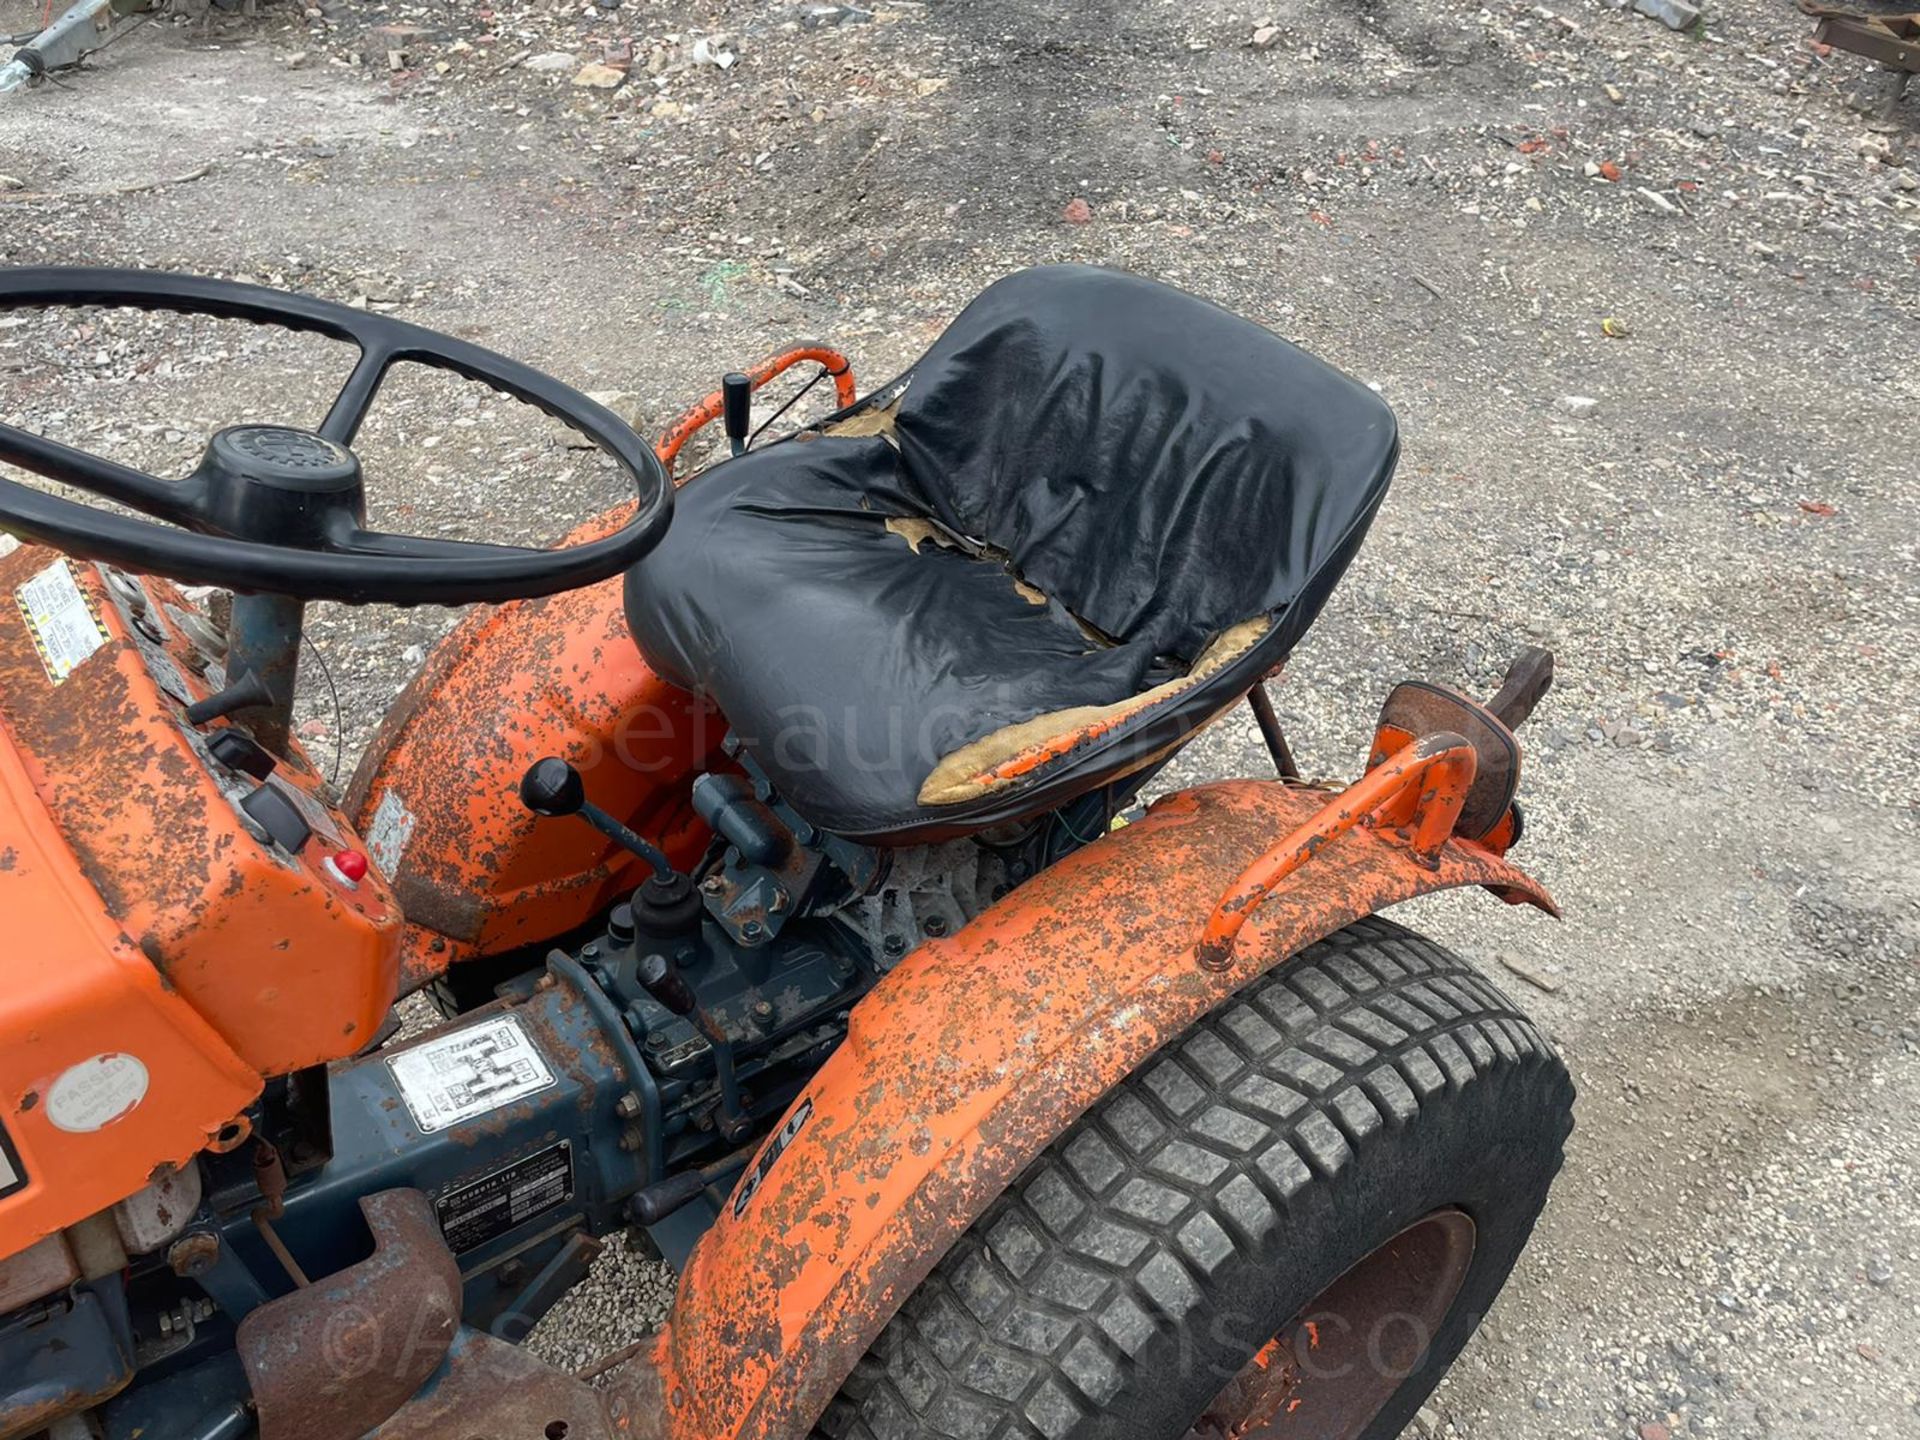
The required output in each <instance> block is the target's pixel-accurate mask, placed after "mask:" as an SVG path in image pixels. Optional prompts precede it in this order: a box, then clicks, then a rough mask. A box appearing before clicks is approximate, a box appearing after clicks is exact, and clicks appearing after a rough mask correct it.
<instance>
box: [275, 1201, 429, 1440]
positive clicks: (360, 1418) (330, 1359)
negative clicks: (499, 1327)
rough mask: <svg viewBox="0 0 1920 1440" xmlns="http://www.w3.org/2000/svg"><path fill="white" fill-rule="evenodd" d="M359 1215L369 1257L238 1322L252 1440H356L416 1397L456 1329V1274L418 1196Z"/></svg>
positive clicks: (373, 1205) (372, 1205) (365, 1204)
mask: <svg viewBox="0 0 1920 1440" xmlns="http://www.w3.org/2000/svg"><path fill="white" fill-rule="evenodd" d="M360 1211H361V1214H363V1215H364V1216H365V1217H366V1221H367V1228H368V1229H369V1230H370V1231H371V1232H372V1233H373V1254H372V1255H371V1256H369V1257H368V1258H367V1259H365V1260H362V1261H361V1262H360V1263H359V1264H358V1265H350V1266H348V1267H347V1268H346V1269H344V1270H339V1271H336V1272H335V1273H333V1274H332V1275H328V1276H325V1277H323V1278H321V1279H319V1280H315V1281H314V1282H313V1283H312V1284H310V1285H308V1286H307V1287H306V1288H304V1289H300V1290H296V1291H294V1292H293V1293H292V1294H291V1295H284V1296H282V1297H281V1298H280V1299H278V1300H271V1301H269V1302H267V1303H266V1304H265V1305H262V1306H260V1307H259V1308H257V1309H256V1310H254V1311H253V1312H252V1313H251V1314H249V1315H248V1316H247V1318H246V1319H244V1320H242V1321H241V1322H240V1329H239V1334H238V1339H237V1346H238V1349H239V1352H240V1361H241V1364H242V1365H244V1366H245V1367H246V1372H247V1380H248V1382H249V1383H250V1384H251V1385H252V1387H253V1400H254V1406H255V1409H256V1410H257V1412H258V1415H259V1423H260V1440H357V1437H359V1436H362V1435H365V1434H366V1433H367V1432H368V1431H369V1430H371V1429H373V1428H374V1427H375V1426H376V1425H379V1424H381V1423H382V1422H383V1421H385V1420H387V1419H388V1418H389V1417H390V1416H392V1415H393V1414H394V1412H395V1411H397V1410H399V1409H400V1407H401V1406H403V1405H405V1404H406V1402H407V1401H408V1400H410V1399H411V1398H412V1397H413V1395H414V1393H415V1392H416V1391H418V1390H419V1389H420V1386H421V1385H422V1384H423V1383H424V1382H425V1381H426V1379H427V1378H428V1377H429V1376H431V1375H432V1374H433V1373H434V1371H435V1370H437V1369H438V1368H439V1367H440V1363H441V1361H442V1360H444V1359H445V1358H446V1355H447V1350H448V1347H449V1346H451V1345H452V1343H453V1338H454V1335H455V1333H456V1332H457V1331H458V1330H459V1328H460V1299H461V1295H460V1266H459V1264H458V1263H457V1262H456V1261H455V1260H454V1258H453V1252H452V1251H450V1250H449V1249H447V1243H446V1241H445V1240H444V1239H442V1238H441V1235H440V1226H439V1224H438V1222H437V1221H436V1220H435V1219H434V1214H433V1206H432V1204H431V1203H430V1202H429V1201H428V1200H427V1197H426V1196H425V1195H423V1194H421V1193H420V1192H419V1191H418V1190H383V1191H381V1192H380V1193H379V1194H377V1195H368V1196H366V1197H364V1198H363V1199H362V1200H361V1201H360Z"/></svg>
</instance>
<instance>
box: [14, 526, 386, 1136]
mask: <svg viewBox="0 0 1920 1440" xmlns="http://www.w3.org/2000/svg"><path fill="white" fill-rule="evenodd" d="M57 564H64V565H66V566H67V568H68V571H69V573H70V574H71V575H72V577H73V581H74V584H75V585H76V587H77V588H78V589H79V591H80V592H81V594H82V595H83V596H84V597H85V598H86V599H87V600H88V602H89V603H90V605H91V607H92V608H93V610H94V611H95V613H96V615H97V616H98V618H99V620H100V623H101V625H102V626H103V627H104V630H105V632H106V635H105V639H104V641H103V643H102V644H101V646H100V648H99V649H98V650H96V651H95V652H94V653H93V654H92V655H91V656H90V657H89V658H87V659H86V660H85V661H84V662H82V663H81V664H80V665H79V666H78V667H77V668H76V669H74V670H73V672H72V673H71V674H70V675H68V676H67V677H66V679H65V680H64V681H62V682H60V683H57V684H56V683H54V682H53V681H52V680H51V678H50V676H49V674H48V672H47V671H46V669H45V668H44V667H43V665H42V663H41V660H40V657H39V654H38V652H37V650H36V649H35V646H34V637H33V635H32V633H31V631H30V630H29V628H28V626H27V624H26V622H25V619H24V617H23V616H22V614H21V612H20V610H19V609H18V608H17V607H16V606H14V605H12V604H8V605H6V606H4V607H0V723H3V724H4V726H5V729H6V732H7V735H8V740H9V743H10V745H11V746H13V747H14V748H15V749H16V750H17V751H18V753H19V756H20V759H21V763H22V765H23V766H24V769H25V772H26V773H27V774H28V775H29V776H30V777H31V781H32V786H33V793H34V794H35V795H36V796H37V799H38V804H39V805H40V806H41V807H42V809H43V811H44V813H45V814H46V816H47V817H48V819H49V821H50V823H51V825H52V827H53V831H54V832H55V833H57V834H58V835H59V837H60V839H61V843H62V844H63V845H64V846H66V847H67V848H68V849H69V850H70V851H71V852H72V855H73V857H74V861H75V863H76V864H77V865H78V866H79V867H80V872H81V874H82V875H83V876H84V877H85V879H86V881H87V883H88V884H89V885H91V886H92V887H93V889H94V891H95V892H96V893H97V895H98V903H99V904H100V906H101V907H102V909H103V912H104V913H105V915H106V916H107V917H108V918H109V919H110V920H111V922H112V923H113V925H114V926H115V927H116V928H117V930H118V932H119V933H121V934H124V935H125V936H126V937H128V940H129V942H130V943H131V944H132V945H133V946H134V947H135V949H136V950H137V951H138V952H140V953H141V954H142V955H143V956H144V958H145V961H146V962H147V963H148V965H149V968H151V969H153V970H155V971H156V973H157V974H158V976H159V978H160V982H161V983H162V984H163V985H164V986H165V987H166V988H167V990H168V991H169V992H170V993H172V994H174V995H177V996H179V997H180V998H181V999H182V1000H183V1001H184V1002H185V1003H187V1004H188V1005H190V1006H191V1007H192V1008H193V1009H194V1010H195V1011H196V1012H197V1013H198V1014H199V1015H200V1016H202V1017H203V1018H204V1019H205V1021H206V1022H207V1023H208V1024H209V1025H211V1026H212V1028H213V1030H214V1031H215V1032H217V1033H218V1034H219V1036H220V1037H221V1040H222V1042H223V1044H224V1046H225V1047H226V1048H229V1049H231V1051H232V1052H233V1053H234V1054H236V1055H238V1056H239V1057H240V1058H241V1059H242V1060H244V1061H245V1062H246V1063H247V1064H248V1065H249V1066H250V1067H252V1069H253V1070H254V1071H255V1072H256V1074H257V1076H272V1075H283V1074H287V1073H290V1072H292V1071H294V1070H298V1069H301V1068H304V1067H306V1066H309V1065H316V1064H322V1063H324V1062H326V1061H329V1060H336V1059H339V1058H341V1057H343V1056H346V1055H351V1054H353V1053H354V1052H355V1051H356V1050H358V1049H360V1048H361V1046H363V1045H364V1044H366V1043H367V1041H368V1040H369V1039H371V1038H372V1036H373V1034H374V1033H375V1031H376V1030H377V1029H378V1027H379V1025H380V1023H381V1021H382V1020H383V1019H384V1018H385V1017H386V1014H387V1011H388V1010H389V1009H390V1008H391V1007H392V1004H393V998H394V985H395V977H396V975H397V973H398V948H399V938H400V912H399V909H398V907H397V906H396V905H395V904H394V901H393V896H392V894H391V892H389V891H388V889H387V887H386V885H385V884H384V882H382V881H380V880H379V879H378V877H369V878H368V880H366V881H363V882H362V883H361V884H360V886H359V887H358V888H357V889H353V888H350V887H348V886H346V885H345V884H344V883H342V882H341V881H340V880H338V879H337V878H335V877H333V876H331V875H330V874H329V873H328V872H327V871H326V870H325V869H324V865H323V862H324V860H325V858H326V857H327V856H328V855H329V854H331V853H332V851H333V850H334V849H335V848H350V847H357V846H358V845H359V841H358V839H357V838H356V837H355V836H354V834H353V831H352V830H351V828H350V827H349V826H348V825H347V824H346V823H345V819H344V817H343V816H340V815H338V814H337V813H335V812H332V811H329V810H328V809H327V807H326V806H325V804H324V801H323V800H322V799H321V796H320V789H321V781H320V777H319V776H318V775H317V774H316V773H315V771H314V770H313V768H312V766H311V765H310V764H309V763H308V762H307V760H306V758H305V756H304V755H302V754H301V753H299V751H298V748H297V747H295V749H294V752H293V753H291V754H289V755H287V756H284V757H282V758H281V760H280V762H279V765H278V767H277V768H276V769H275V771H274V774H273V777H272V783H274V784H277V785H282V786H286V787H288V788H289V794H290V796H291V797H292V798H294V799H295V802H296V803H297V804H300V805H302V806H303V807H305V808H306V809H307V812H308V815H309V818H310V820H312V822H313V824H314V829H315V839H314V840H313V841H312V842H311V843H309V844H308V845H307V846H306V847H305V848H304V849H303V851H302V853H301V854H300V855H298V856H295V857H288V856H286V855H284V854H283V853H281V852H277V851H274V850H272V849H270V848H269V847H268V846H267V845H265V844H263V843H261V842H260V841H258V840H256V839H254V838H253V836H252V835H250V834H249V833H248V831H247V829H246V828H245V826H244V824H243V823H242V820H241V817H240V814H239V811H238V809H237V807H236V804H235V801H234V796H236V795H237V794H239V793H241V792H243V791H244V790H247V789H251V788H252V786H253V785H254V784H255V783H256V782H254V781H252V780H249V779H245V778H243V777H238V776H229V777H226V778H224V779H221V778H216V776H215V774H214V769H213V767H212V766H211V765H210V764H209V762H208V761H207V760H206V759H205V758H204V757H203V756H202V755H201V754H200V753H199V752H198V751H197V750H196V748H195V743H196V739H197V732H194V731H193V730H192V728H191V727H189V726H187V725H186V723H185V721H184V718H183V711H184V706H183V704H182V703H181V702H180V700H179V699H178V698H177V697H174V696H170V695H168V694H167V693H166V692H164V691H163V690H162V689H161V687H160V684H159V683H158V681H157V680H156V679H155V675H156V673H157V671H158V670H165V671H166V672H167V673H169V674H170V675H171V676H172V677H173V679H174V680H175V681H177V683H178V685H179V686H180V687H182V689H183V692H184V693H185V694H186V695H187V696H189V697H190V698H192V699H202V698H205V696H206V695H207V694H208V693H209V691H210V689H211V686H210V685H209V683H208V682H207V681H206V679H204V678H203V677H201V676H199V675H196V674H195V673H193V670H192V667H191V664H190V661H191V660H192V659H194V658H196V657H194V655H193V651H192V647H191V646H190V644H189V643H188V641H187V639H186V637H185V636H184V635H183V634H181V633H180V632H179V631H178V630H177V629H176V628H175V626H174V625H173V622H172V620H171V618H170V617H169V616H168V614H167V611H168V610H169V608H170V607H171V608H175V609H179V608H183V606H184V602H183V601H182V600H181V597H180V595H179V592H178V591H177V590H176V589H175V588H174V587H173V586H171V585H169V584H168V583H167V582H165V581H162V580H155V579H147V580H146V581H145V582H144V583H145V586H146V591H147V594H148V596H149V597H150V601H149V605H148V613H147V616H146V625H147V627H148V628H149V629H150V630H151V631H152V632H153V634H154V635H157V636H158V637H159V639H157V640H154V639H151V638H149V639H147V641H146V644H147V647H148V651H149V652H150V653H151V654H152V655H153V656H154V658H153V659H152V660H151V661H149V660H148V659H147V658H145V656H144V655H143V652H142V649H141V644H140V642H137V641H136V639H135V638H134V636H133V634H132V633H131V631H130V629H129V626H128V624H127V621H126V619H125V617H124V616H123V614H122V612H121V611H120V610H119V609H118V608H116V606H115V604H114V602H113V600H112V595H111V592H110V590H109V588H108V586H107V583H106V581H105V579H104V578H103V576H102V573H101V570H100V567H98V566H94V565H90V564H86V563H84V562H81V561H72V560H63V559H61V558H60V557H59V556H57V555H56V554H55V553H54V552H53V551H50V550H46V549H42V548H40V547H36V546H28V547H23V548H22V549H20V550H19V551H17V552H16V553H14V554H13V555H11V556H8V557H7V558H6V559H5V560H0V596H6V597H11V596H12V595H13V594H14V592H15V590H16V589H17V587H18V586H19V585H20V584H22V583H23V582H24V581H26V580H27V579H28V578H29V577H30V576H33V575H37V574H41V573H43V572H44V571H45V570H46V569H47V567H49V566H52V565H57ZM223 787H224V788H223ZM336 841H337V846H336V843H335V842H336ZM27 943H28V947H29V949H31V948H33V946H34V944H35V942H34V940H33V939H32V938H31V937H29V938H28V942H27ZM54 953H57V952H54ZM229 1113H231V1112H229ZM222 1118H223V1119H224V1118H227V1117H224V1116H223V1117H222Z"/></svg>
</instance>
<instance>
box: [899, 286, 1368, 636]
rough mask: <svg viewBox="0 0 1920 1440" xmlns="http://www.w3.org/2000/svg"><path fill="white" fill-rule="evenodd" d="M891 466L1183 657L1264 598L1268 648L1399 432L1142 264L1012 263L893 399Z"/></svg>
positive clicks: (1306, 606)
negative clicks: (1132, 267)
mask: <svg viewBox="0 0 1920 1440" xmlns="http://www.w3.org/2000/svg"><path fill="white" fill-rule="evenodd" d="M894 434H895V437H896V439H897V443H898V445H899V448H900V455H901V469H902V471H903V472H904V474H903V477H902V478H903V480H904V481H905V483H906V484H907V486H909V487H910V488H912V489H914V490H917V491H919V492H920V498H921V499H922V501H923V502H924V504H925V505H926V507H927V509H928V511H929V512H930V513H931V514H933V515H935V516H936V517H938V519H939V520H940V521H941V523H943V524H944V525H946V526H948V527H949V528H951V529H952V530H954V531H955V532H957V533H958V534H960V535H963V536H967V537H969V538H972V539H975V540H980V541H984V542H986V543H987V544H989V545H991V546H993V547H994V548H995V549H997V550H1000V551H1002V552H1004V553H1005V554H1006V555H1008V556H1009V557H1010V558H1011V560H1012V563H1013V566H1014V568H1015V569H1016V570H1017V572H1018V573H1019V574H1020V576H1021V577H1022V578H1023V579H1025V580H1026V581H1027V582H1028V583H1029V584H1031V585H1033V586H1036V587H1038V588H1039V589H1040V590H1041V591H1043V592H1045V593H1046V594H1048V595H1050V596H1053V597H1054V598H1056V599H1058V600H1059V601H1060V602H1061V603H1062V604H1063V605H1065V606H1066V607H1067V609H1068V610H1070V611H1071V612H1073V613H1074V614H1075V615H1076V616H1078V617H1079V618H1080V619H1082V620H1084V621H1086V622H1087V623H1088V624H1090V625H1092V626H1094V627H1096V628H1097V629H1099V630H1100V631H1102V632H1104V633H1105V634H1107V635H1109V636H1111V637H1113V638H1114V639H1116V640H1120V641H1124V642H1145V643H1147V644H1148V645H1150V646H1151V647H1152V651H1153V653H1155V654H1159V655H1164V656H1169V657H1175V658H1177V659H1179V660H1181V661H1185V662H1191V661H1192V660H1193V659H1194V658H1195V657H1196V656H1197V655H1198V654H1199V653H1200V652H1201V650H1202V649H1203V648H1204V647H1205V646H1206V645H1207V643H1208V641H1209V640H1211V639H1212V638H1214V637H1215V636H1217V635H1219V634H1220V633H1222V632H1224V631H1226V630H1228V629H1229V628H1231V627H1232V626H1234V625H1237V624H1239V623H1241V622H1243V621H1246V620H1248V619H1251V618H1253V617H1256V616H1261V615H1271V616H1273V617H1274V619H1275V630H1276V633H1275V634H1273V635H1272V636H1271V637H1270V638H1269V640H1268V642H1267V643H1266V644H1263V645H1262V647H1261V648H1262V649H1263V650H1268V651H1270V652H1271V653H1273V654H1274V655H1275V657H1276V658H1281V657H1284V655H1285V654H1286V653H1287V651H1289V650H1290V649H1291V648H1292V646H1293V643H1294V641H1295V640H1297V639H1298V637H1299V636H1300V634H1302V633H1303V632H1304V631H1305V630H1306V628H1307V625H1308V624H1309V623H1310V622H1311V621H1312V619H1313V617H1314V615H1316V614H1317V613H1318V612H1319V609H1320V607H1321V605H1323V604H1324V603H1325V600H1326V595H1327V592H1328V591H1330V590H1331V588H1332V585H1333V581H1334V580H1335V579H1337V578H1338V576H1339V574H1340V572H1341V570H1343V569H1344V568H1345V564H1346V562H1347V560H1348V559H1350V558H1351V555H1352V553H1353V551H1354V549H1355V548H1357V546H1358V544H1359V540H1360V537H1361V535H1362V534H1363V533H1364V531H1365V528H1366V525H1367V522H1368V521H1369V520H1370V519H1371V518H1372V515H1373V512H1374V510H1375V508H1376V507H1377V506H1378V505H1379V503H1380V500H1381V498H1382V496H1383V495H1384V494H1385V492H1386V486H1387V481H1388V478H1389V477H1390V475H1391V474H1392V470H1393V464H1394V459H1395V456H1396V454H1397V452H1398V443H1399V442H1398V436H1397V431H1396V429H1395V425H1394V420H1393V414H1392V412H1391V411H1390V410H1389V409H1388V408H1387V406H1386V405H1385V403H1384V402H1383V401H1382V400H1381V399H1380V397H1379V396H1378V395H1376V394H1374V393H1373V392H1372V391H1371V390H1369V389H1368V388H1367V387H1366V386H1364V385H1361V384H1359V383H1357V382H1356V381H1354V380H1352V379H1350V378H1348V377H1347V376H1345V375H1343V374H1341V373H1340V372H1339V371H1337V370H1335V369H1334V368H1333V367H1331V366H1330V365H1327V364H1325V363H1324V362H1322V361H1320V360H1317V359H1315V358H1314V357H1313V356H1311V355H1308V354H1307V353H1306V352H1305V351H1303V350H1300V349H1298V348H1297V347H1295V346H1293V345H1291V344H1289V343H1288V342H1287V341H1285V340H1282V339H1281V338H1280V337H1278V336H1277V335H1274V334H1273V333H1272V332H1270V331H1268V330H1265V329H1263V328H1261V327H1260V326H1258V325H1256V324H1254V323H1252V322H1251V321H1248V320H1243V319H1241V318H1239V317H1238V316H1236V315H1233V314H1230V313H1229V312H1227V311H1225V310H1222V309H1221V308H1219V307H1218V306H1216V305H1212V304H1209V303H1208V302H1206V301H1204V300H1200V299H1197V298H1195V297H1194V296H1191V295H1188V294H1186V293H1184V292H1183V291H1179V290H1175V289H1173V288H1171V287H1170V286H1166V285H1162V284H1159V283H1157V282H1155V281H1152V280H1146V279H1142V278H1140V277H1138V276H1134V275H1129V274H1126V273H1124V272H1122V271H1118V270H1106V269H1098V268H1094V267H1091V266H1081V265H1057V266H1045V267H1040V268H1037V269H1032V270H1024V271H1021V272H1019V273H1017V274H1014V275H1011V276H1009V277H1007V278H1006V279H1004V280H1001V281H999V282H998V283H996V284H994V285H993V286H991V287H989V288H988V289H987V290H985V291H984V292H982V294H981V295H980V296H979V298H977V299H976V300H975V301H974V302H973V303H972V304H971V305H969V306H968V307H967V308H966V310H965V311H963V312H962V313H961V315H960V316H959V317H958V318H957V319H956V320H955V321H954V322H953V324H952V325H951V326H949V327H948V328H947V330H946V332H945V333H944V334H942V335H941V337H940V338H939V339H938V340H937V341H935V343H934V345H933V347H932V348H931V349H930V350H929V351H928V352H927V354H926V355H925V356H924V357H923V358H922V359H921V360H920V362H919V363H918V364H917V365H916V366H915V367H914V369H913V371H912V373H911V376H910V377H909V380H908V384H907V387H906V390H905V392H904V394H903V395H901V397H900V399H899V401H898V402H897V407H896V414H895V419H894Z"/></svg>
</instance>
